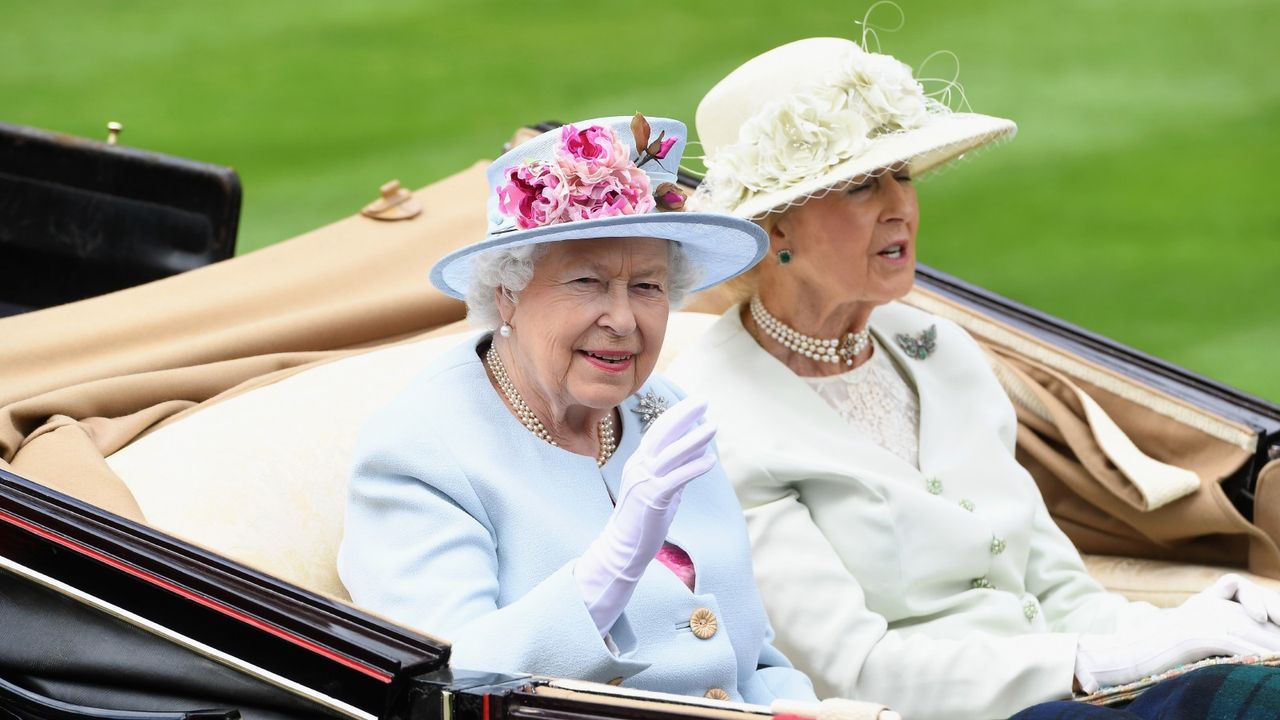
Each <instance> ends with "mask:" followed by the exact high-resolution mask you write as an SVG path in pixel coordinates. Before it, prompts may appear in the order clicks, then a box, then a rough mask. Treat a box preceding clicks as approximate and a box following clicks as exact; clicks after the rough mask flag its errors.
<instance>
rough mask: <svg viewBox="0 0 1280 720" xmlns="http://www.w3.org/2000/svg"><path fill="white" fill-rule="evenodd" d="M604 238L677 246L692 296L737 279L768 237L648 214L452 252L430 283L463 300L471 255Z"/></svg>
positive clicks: (741, 226)
mask: <svg viewBox="0 0 1280 720" xmlns="http://www.w3.org/2000/svg"><path fill="white" fill-rule="evenodd" d="M607 237H652V238H661V239H664V240H673V241H675V242H678V243H680V245H681V247H682V248H683V249H684V251H685V254H686V255H687V256H688V258H689V261H690V262H691V263H692V264H693V265H694V267H696V268H698V270H699V271H700V276H699V278H698V284H697V286H696V287H694V288H692V290H691V292H696V291H698V290H703V289H705V288H709V287H711V286H712V285H716V284H719V283H722V282H724V281H725V280H728V279H730V278H733V277H736V276H738V275H740V274H742V273H743V272H745V271H746V270H747V269H748V268H750V267H751V266H752V265H755V264H756V263H757V262H759V260H760V258H762V257H764V254H765V252H766V251H767V250H768V248H769V237H768V235H767V234H765V232H764V230H762V229H761V228H760V227H759V226H758V225H756V224H755V223H752V222H750V221H748V220H743V219H741V218H736V217H732V216H729V215H720V214H713V213H697V212H652V213H646V214H644V215H619V216H615V217H608V218H599V219H597V220H579V221H575V222H572V223H563V224H557V225H548V226H546V227H540V228H533V229H530V230H517V231H512V232H507V233H503V234H501V235H494V236H490V237H488V238H486V239H485V240H483V241H481V242H478V243H475V244H473V245H468V246H467V247H464V248H460V249H458V250H455V251H453V252H451V253H449V254H448V255H446V256H444V257H443V258H441V259H440V260H439V261H438V262H437V263H436V264H435V265H434V266H432V268H431V284H433V285H435V286H436V287H437V288H439V289H440V291H441V292H443V293H445V294H446V295H450V296H452V297H455V298H459V299H465V298H466V296H467V287H468V286H469V285H470V283H471V266H472V262H473V261H474V260H475V257H476V255H478V254H480V253H483V252H487V251H489V250H496V249H498V248H506V247H520V246H523V245H536V244H540V243H549V242H560V241H562V240H583V239H587V238H607Z"/></svg>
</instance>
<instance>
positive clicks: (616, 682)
mask: <svg viewBox="0 0 1280 720" xmlns="http://www.w3.org/2000/svg"><path fill="white" fill-rule="evenodd" d="M609 684H610V685H615V686H616V685H621V684H622V678H620V677H616V678H614V679H612V680H610V681H609Z"/></svg>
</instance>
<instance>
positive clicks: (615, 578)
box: [573, 398, 716, 636]
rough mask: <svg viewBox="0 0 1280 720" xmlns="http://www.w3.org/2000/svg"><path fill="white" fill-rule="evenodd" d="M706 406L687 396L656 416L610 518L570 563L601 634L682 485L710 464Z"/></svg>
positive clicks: (661, 533) (660, 533)
mask: <svg viewBox="0 0 1280 720" xmlns="http://www.w3.org/2000/svg"><path fill="white" fill-rule="evenodd" d="M706 411H707V404H706V402H704V401H701V400H694V399H692V398H685V399H684V400H682V401H680V402H678V403H676V404H675V405H674V406H672V407H671V408H670V409H668V410H667V411H666V412H664V413H662V415H660V416H659V417H658V419H657V420H654V421H653V424H652V425H650V426H649V429H648V430H647V431H646V432H645V434H644V437H643V438H642V439H641V440H640V446H639V447H638V448H636V451H635V454H633V455H632V456H631V457H630V458H628V459H627V464H626V465H624V466H623V469H622V483H621V487H619V488H618V501H617V505H616V506H615V507H614V509H613V515H612V516H611V517H610V518H609V523H608V524H607V525H605V527H604V530H603V531H602V532H601V533H600V536H599V537H597V538H596V539H595V541H594V542H592V543H591V545H590V546H589V547H588V548H587V550H586V552H584V553H583V554H582V557H580V558H578V562H577V565H575V566H574V570H573V578H574V580H575V581H576V582H577V584H578V590H579V591H580V592H581V593H582V599H583V601H584V602H585V603H586V605H587V611H588V612H589V613H591V619H592V620H595V623H596V628H598V629H599V630H600V635H601V636H604V635H606V634H608V632H609V629H610V628H612V627H613V624H614V623H615V622H617V621H618V618H619V617H620V616H621V615H622V609H623V608H625V607H626V605H627V602H628V601H629V600H631V593H632V592H633V591H634V590H635V587H636V583H637V582H639V581H640V576H641V575H643V574H644V569H645V567H646V566H647V565H648V564H649V562H650V561H651V560H653V558H654V557H655V556H656V555H657V554H658V550H660V549H661V548H662V542H663V540H664V539H665V538H666V536H667V529H668V528H670V527H671V521H672V520H674V519H675V516H676V509H677V508H679V506H680V494H681V492H682V491H683V490H684V487H685V485H687V484H688V483H689V481H691V480H693V479H694V478H696V477H698V476H700V475H702V474H703V473H705V472H707V471H708V470H710V469H711V468H713V467H715V464H716V457H715V455H714V454H713V453H711V452H708V448H709V447H710V445H711V441H712V440H713V439H714V438H715V436H716V429H715V426H713V425H712V424H711V423H703V424H701V425H699V424H698V421H699V420H701V419H702V416H703V415H704V414H705V413H706Z"/></svg>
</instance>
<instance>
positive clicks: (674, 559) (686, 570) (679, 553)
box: [657, 542, 695, 590]
mask: <svg viewBox="0 0 1280 720" xmlns="http://www.w3.org/2000/svg"><path fill="white" fill-rule="evenodd" d="M657 560H658V562H660V563H662V564H663V565H666V566H667V569H668V570H670V571H671V572H673V573H675V574H676V577H678V578H680V582H682V583H684V584H685V585H686V586H687V587H688V588H689V589H690V590H693V583H694V580H695V577H694V572H693V560H692V559H691V558H690V557H689V553H687V552H685V551H684V550H681V549H680V548H679V547H678V546H676V545H672V544H671V543H669V542H664V543H662V549H661V550H659V551H658V556H657Z"/></svg>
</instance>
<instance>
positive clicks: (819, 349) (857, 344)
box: [751, 295, 871, 365]
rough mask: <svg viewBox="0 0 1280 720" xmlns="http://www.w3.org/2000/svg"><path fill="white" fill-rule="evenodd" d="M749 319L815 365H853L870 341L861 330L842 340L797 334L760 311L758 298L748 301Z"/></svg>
mask: <svg viewBox="0 0 1280 720" xmlns="http://www.w3.org/2000/svg"><path fill="white" fill-rule="evenodd" d="M751 319H752V320H755V321H756V325H758V326H759V327H760V329H761V330H763V331H764V333H765V334H766V335H768V336H769V337H771V338H773V339H774V340H777V341H778V342H779V343H781V344H782V346H783V347H785V348H786V349H788V350H790V351H791V352H794V353H800V354H801V355H803V356H805V357H807V358H809V359H811V360H817V361H818V362H829V363H838V362H842V361H843V362H844V364H845V365H853V359H854V358H856V357H857V356H858V354H859V353H861V352H862V351H863V350H866V349H867V344H868V343H870V342H871V331H870V330H868V329H866V328H863V329H862V330H859V331H858V332H856V333H855V332H851V333H846V334H845V336H844V338H843V339H841V338H815V337H809V336H808V335H805V334H803V333H800V332H797V331H796V329H795V328H793V327H791V326H790V325H787V324H786V323H784V322H782V321H781V320H779V319H778V318H776V317H774V316H772V315H770V314H769V311H768V310H765V309H764V303H763V302H761V301H760V296H759V295H756V296H754V297H752V298H751Z"/></svg>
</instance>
